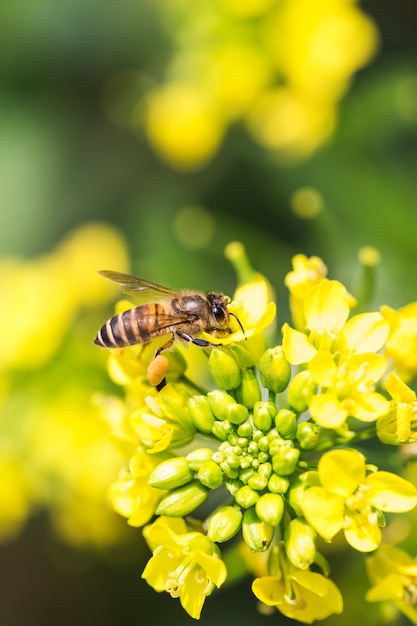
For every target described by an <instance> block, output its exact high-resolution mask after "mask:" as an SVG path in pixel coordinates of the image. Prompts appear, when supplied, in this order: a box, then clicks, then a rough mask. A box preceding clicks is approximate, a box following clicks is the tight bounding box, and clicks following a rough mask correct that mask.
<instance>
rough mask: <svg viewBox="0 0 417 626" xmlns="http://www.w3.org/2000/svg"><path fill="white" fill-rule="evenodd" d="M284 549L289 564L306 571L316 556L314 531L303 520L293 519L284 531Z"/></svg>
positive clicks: (315, 535)
mask: <svg viewBox="0 0 417 626" xmlns="http://www.w3.org/2000/svg"><path fill="white" fill-rule="evenodd" d="M284 541H285V549H286V552H287V555H288V558H289V560H290V561H291V563H292V564H293V565H294V566H295V567H298V568H299V569H307V568H308V567H310V565H311V564H312V563H314V560H315V556H316V542H317V534H316V531H315V530H314V529H313V528H312V527H311V526H310V524H308V523H307V521H306V520H305V519H304V518H300V517H298V518H296V519H293V520H292V521H291V522H290V523H289V524H288V526H287V527H286V529H285V535H284Z"/></svg>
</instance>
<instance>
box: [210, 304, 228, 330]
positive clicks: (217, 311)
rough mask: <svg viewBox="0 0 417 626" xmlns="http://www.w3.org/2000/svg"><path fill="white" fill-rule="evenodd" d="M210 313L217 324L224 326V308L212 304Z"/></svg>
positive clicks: (225, 319)
mask: <svg viewBox="0 0 417 626" xmlns="http://www.w3.org/2000/svg"><path fill="white" fill-rule="evenodd" d="M212 313H213V316H214V319H215V320H216V323H217V324H219V326H224V325H225V323H226V321H227V318H226V312H225V310H224V309H222V308H221V307H219V306H214V307H213V309H212Z"/></svg>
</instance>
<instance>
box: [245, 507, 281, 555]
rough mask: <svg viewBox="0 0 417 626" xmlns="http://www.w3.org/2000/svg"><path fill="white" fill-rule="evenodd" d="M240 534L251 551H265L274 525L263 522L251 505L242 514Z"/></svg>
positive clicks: (271, 536)
mask: <svg viewBox="0 0 417 626" xmlns="http://www.w3.org/2000/svg"><path fill="white" fill-rule="evenodd" d="M242 536H243V539H244V541H245V542H246V543H247V545H248V546H249V548H250V549H251V550H252V552H265V550H268V548H269V546H270V544H271V541H272V538H273V536H274V527H273V526H272V525H271V524H268V523H266V522H263V521H262V520H261V519H260V518H259V517H258V515H257V513H256V511H255V508H254V507H251V508H250V509H247V510H246V511H245V512H244V514H243V520H242Z"/></svg>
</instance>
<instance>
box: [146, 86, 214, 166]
mask: <svg viewBox="0 0 417 626" xmlns="http://www.w3.org/2000/svg"><path fill="white" fill-rule="evenodd" d="M147 105H148V106H147V114H146V124H145V125H146V132H147V134H148V138H149V141H150V142H151V145H152V146H153V147H154V149H155V150H156V151H157V152H158V153H159V154H160V155H161V156H162V157H163V158H164V159H165V160H166V161H168V162H169V163H170V164H171V165H173V166H174V167H175V168H177V169H180V170H185V171H187V170H193V169H198V168H200V167H203V166H204V165H206V164H207V162H208V161H209V160H210V159H211V158H212V157H213V155H214V154H215V152H216V150H217V149H218V147H219V144H220V142H221V140H222V138H223V134H224V125H223V121H222V115H221V114H220V113H219V111H218V110H217V106H216V104H215V103H213V101H212V99H211V98H210V97H209V96H207V94H205V93H204V90H202V89H201V88H200V87H199V86H196V85H193V84H190V83H187V82H184V81H182V82H181V81H178V82H172V83H167V84H166V85H163V86H161V87H159V88H156V89H155V90H154V91H153V92H151V93H150V94H149V95H148V99H147Z"/></svg>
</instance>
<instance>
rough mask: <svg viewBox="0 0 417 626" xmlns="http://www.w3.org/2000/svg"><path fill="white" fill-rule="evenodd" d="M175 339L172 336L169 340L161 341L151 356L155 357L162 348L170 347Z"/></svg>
mask: <svg viewBox="0 0 417 626" xmlns="http://www.w3.org/2000/svg"><path fill="white" fill-rule="evenodd" d="M174 341H175V339H174V337H172V339H170V340H169V341H167V342H166V343H163V344H162V346H159V348H158V350H157V351H156V352H155V354H154V356H153V358H155V357H157V356H158V355H159V354H161V352H163V351H164V350H166V349H167V348H170V347H171V346H172V345H173V343H174Z"/></svg>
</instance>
